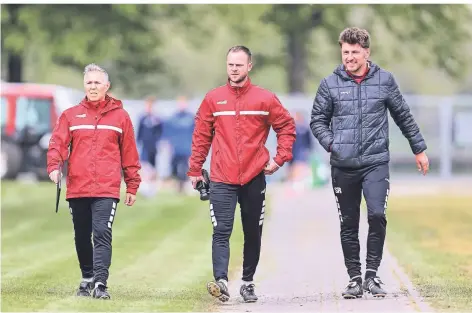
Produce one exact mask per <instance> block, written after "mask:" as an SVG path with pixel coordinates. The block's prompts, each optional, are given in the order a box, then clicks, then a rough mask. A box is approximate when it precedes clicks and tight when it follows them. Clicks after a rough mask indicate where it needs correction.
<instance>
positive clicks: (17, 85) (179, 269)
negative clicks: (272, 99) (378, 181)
mask: <svg viewBox="0 0 472 313" xmlns="http://www.w3.org/2000/svg"><path fill="white" fill-rule="evenodd" d="M349 26H359V27H363V28H366V29H367V30H368V31H369V32H370V34H371V37H372V38H371V60H372V61H373V62H375V63H377V64H379V65H380V66H381V67H383V68H385V69H386V70H388V71H391V72H392V73H394V75H395V77H396V79H397V82H398V83H399V85H400V89H401V91H402V92H403V93H404V95H405V98H406V101H407V102H408V104H409V106H410V108H411V111H412V112H413V114H414V117H415V119H416V121H417V122H418V124H419V126H420V129H421V131H422V133H423V135H424V137H425V139H426V142H427V144H428V150H427V154H428V156H429V158H430V162H431V166H430V170H431V173H430V175H429V176H428V177H427V178H423V177H421V175H420V174H419V173H418V171H417V169H416V165H415V159H414V156H413V154H412V153H411V150H410V147H409V145H408V142H407V140H406V139H405V138H404V137H403V135H402V134H401V132H400V130H399V129H398V127H397V126H396V125H395V123H394V122H393V121H392V120H391V119H390V151H391V171H392V185H393V186H394V187H392V188H393V189H392V190H393V192H392V196H391V197H390V199H389V235H388V241H389V242H388V244H389V249H391V250H392V251H393V253H394V255H395V256H396V257H398V258H399V260H400V264H401V265H402V266H403V267H404V268H405V269H406V271H407V273H408V274H409V276H410V277H412V279H413V281H414V283H415V285H416V286H419V287H418V288H419V290H420V291H421V293H422V295H424V296H426V297H428V299H432V300H431V301H432V302H434V304H435V306H437V307H438V308H440V309H447V310H453V309H454V308H455V309H458V310H459V311H462V312H463V311H465V310H466V309H470V308H471V307H472V303H471V299H472V289H471V286H470V280H471V279H472V261H471V260H472V232H471V227H470V225H471V223H472V213H471V212H472V211H471V210H470V203H471V201H472V198H471V191H472V189H471V186H472V184H471V181H470V178H471V176H472V135H471V134H472V58H471V51H472V41H471V36H472V6H471V5H461V4H457V5H456V4H455V5H449V4H429V5H427V4H401V5H400V4H396V5H390V4H389V5H367V4H365V5H352V4H342V5H333V4H329V5H328V4H313V5H309V4H260V5H259V4H258V5H253V4H241V5H239V4H238V5H234V4H233V5H229V4H221V5H197V4H192V5H185V4H182V5H180V4H179V5H170V4H94V5H91V4H68V5H59V4H54V5H47V4H4V5H2V6H1V80H2V82H1V135H2V138H1V160H0V172H1V178H2V193H1V195H2V309H3V310H5V311H33V310H46V311H54V310H58V311H61V310H62V311H63V310H69V309H70V307H74V308H75V309H82V310H84V311H87V310H91V308H92V306H93V309H94V310H95V311H106V310H108V311H119V310H125V311H130V310H137V308H138V309H140V310H141V311H149V310H163V311H170V310H171V309H172V310H180V311H188V310H192V309H193V310H196V311H203V310H205V309H203V308H202V306H200V305H203V306H205V305H207V304H208V298H207V296H208V295H207V294H206V293H205V292H206V291H205V290H204V288H202V286H204V283H205V279H207V278H209V277H211V268H210V266H209V264H211V263H210V262H211V260H210V259H211V250H210V249H211V246H210V245H209V244H208V243H209V238H210V236H211V224H210V222H209V221H210V220H209V217H208V210H207V204H208V203H207V202H204V201H200V200H199V199H198V193H197V192H196V191H194V190H189V187H190V184H189V183H188V182H186V181H185V179H186V177H185V172H186V167H187V160H188V157H189V154H190V144H191V136H192V131H193V117H194V114H195V112H196V110H197V108H198V106H199V105H200V103H201V101H202V99H203V97H204V95H205V93H206V92H208V91H209V90H211V89H213V88H215V87H217V86H220V85H223V84H225V82H226V79H227V77H226V67H225V66H226V65H225V62H226V52H227V50H228V49H229V48H230V47H232V46H234V45H245V46H248V47H249V48H250V49H251V51H252V53H253V63H254V67H253V70H252V71H251V79H252V81H253V83H255V84H258V85H261V86H262V87H264V88H267V89H269V90H271V91H273V92H275V93H276V94H277V95H278V96H279V98H280V100H281V101H282V103H283V104H284V105H285V106H286V107H287V108H288V110H289V111H290V112H291V114H292V115H293V116H294V117H295V118H296V121H297V127H298V129H297V132H298V134H299V135H298V138H297V142H296V151H295V153H296V159H295V162H293V163H292V164H287V165H286V166H283V167H282V168H281V169H280V170H279V171H278V172H276V174H275V175H273V176H270V177H268V178H267V179H268V180H269V181H270V182H275V183H279V182H280V183H282V182H288V184H283V185H288V186H290V187H293V188H292V189H293V190H295V194H296V193H297V192H298V191H300V190H305V191H306V190H308V192H315V193H316V192H318V191H321V192H323V193H326V194H328V195H332V190H331V188H330V168H329V163H328V162H329V159H328V158H329V155H328V154H327V153H326V152H325V151H324V150H323V149H322V148H321V147H320V146H319V145H318V143H317V141H316V139H314V137H313V135H312V134H311V131H310V129H309V120H310V111H311V108H312V104H313V99H314V96H315V93H316V91H317V89H318V86H319V83H320V81H321V79H322V78H323V77H325V76H327V75H330V74H331V73H332V71H333V70H334V68H335V67H336V66H337V65H338V64H339V63H341V58H340V49H339V45H338V43H337V40H338V37H339V34H340V32H341V31H342V30H343V29H344V28H346V27H349ZM89 63H96V64H98V65H100V66H102V67H104V68H105V69H106V70H107V71H108V72H109V75H110V79H111V89H110V94H111V95H112V96H114V97H116V98H118V99H121V100H122V101H123V102H124V106H125V109H126V110H127V111H128V112H129V114H130V116H131V117H132V120H133V124H134V129H135V133H136V138H137V143H138V147H139V152H140V155H141V158H142V161H143V172H142V175H143V183H142V185H141V188H140V191H139V194H138V201H137V202H136V205H135V206H136V207H137V208H138V209H137V210H135V209H134V207H133V208H132V209H130V210H128V209H126V208H123V210H121V208H120V209H119V210H120V211H119V214H118V215H120V218H118V219H117V221H116V224H117V226H116V227H115V230H114V236H116V237H118V240H117V241H116V244H115V243H114V249H115V250H114V252H113V253H114V261H113V262H114V271H115V270H116V271H117V272H118V274H116V275H115V274H112V277H111V284H112V285H113V286H116V287H115V290H114V291H116V292H117V295H118V297H117V299H120V300H116V299H115V301H113V302H112V304H109V305H110V306H109V307H105V306H101V304H96V303H93V304H92V303H88V302H86V303H85V302H83V303H82V302H80V303H79V302H74V301H75V300H74V299H73V297H68V296H69V295H70V294H71V290H72V289H71V288H72V287H71V286H75V284H76V283H78V278H79V276H78V275H80V274H79V272H78V268H77V264H76V263H77V261H76V256H75V250H74V248H73V241H72V240H73V232H72V226H71V224H70V216H69V214H68V208H67V203H66V202H65V201H64V200H62V201H61V209H60V211H59V214H57V215H52V214H53V209H54V204H53V202H54V198H55V186H54V184H52V183H50V182H44V183H42V182H38V180H40V181H41V180H48V177H47V173H46V151H47V147H48V142H49V138H50V133H51V131H52V128H53V127H54V125H55V122H56V119H57V118H58V116H60V114H61V112H63V111H64V110H65V109H67V108H69V107H71V106H73V105H76V104H78V103H79V102H80V100H81V99H82V98H83V97H84V91H83V69H84V67H85V66H86V65H87V64H89ZM268 148H269V150H270V151H271V153H272V155H274V153H275V148H276V140H275V134H274V132H273V131H271V133H270V137H269V140H268ZM209 161H210V160H209V158H208V160H207V162H206V164H205V168H207V169H209ZM464 178H465V179H467V178H468V180H464ZM25 182H26V183H25ZM312 189H316V190H312ZM176 192H180V193H183V195H182V197H175V194H176ZM63 194H64V191H63ZM280 194H282V195H285V193H280ZM280 194H279V196H280ZM188 195H191V196H188ZM287 195H293V194H291V193H288V194H287ZM154 196H157V199H158V201H155V199H156V198H155V197H154ZM63 197H64V196H62V198H63ZM314 199H317V197H316V194H308V196H304V197H301V198H298V199H295V200H293V201H294V202H293V203H297V205H298V206H300V207H301V206H303V205H305V206H310V208H312V209H313V210H325V209H326V207H327V206H332V210H333V212H335V211H334V210H335V209H334V200H333V201H332V202H331V204H326V205H324V204H320V203H318V202H317V201H318V200H316V201H315V200H314ZM268 201H269V203H270V202H271V201H273V203H274V204H276V201H277V200H271V199H269V200H268ZM306 201H312V202H311V204H306V203H305V204H303V202H306ZM120 205H121V204H120ZM123 207H124V206H123ZM196 207H202V209H201V210H200V209H196ZM269 207H270V204H269ZM288 209H290V210H297V209H298V210H299V209H300V208H297V206H294V207H293V208H288ZM328 210H329V209H328ZM269 211H270V210H268V212H267V216H268V221H270V214H271V213H270V212H269ZM136 212H139V214H138V213H136ZM425 216H427V217H428V218H427V219H425V218H424V217H425ZM58 221H60V223H58ZM287 222H290V221H287ZM312 222H313V223H314V222H315V221H312ZM318 222H321V223H327V224H329V223H333V225H337V216H334V215H333V219H332V220H329V221H318ZM120 224H121V225H120ZM314 225H315V224H314ZM235 227H236V228H237V229H236V230H235V232H234V235H233V236H232V239H231V240H232V245H233V244H234V245H236V247H239V248H240V249H241V247H242V242H243V239H242V235H241V231H240V230H241V229H240V228H239V227H240V226H239V225H238V222H236V223H235ZM333 227H334V226H333ZM313 228H314V229H316V228H317V227H313ZM294 229H295V228H294ZM321 229H322V228H321ZM317 234H318V233H317ZM321 235H322V234H321ZM116 237H114V238H116ZM119 237H124V238H119ZM122 239H126V240H122ZM267 240H270V239H267ZM276 240H278V239H276ZM308 240H309V239H308ZM331 248H333V249H334V248H335V247H331ZM336 249H337V247H336ZM32 255H34V256H35V257H34V259H32V258H31V256H32ZM238 257H239V256H238V255H236V256H235V257H234V258H233V259H232V261H231V262H232V263H231V264H232V265H231V266H232V267H231V268H232V270H231V271H232V272H233V273H234V272H235V271H236V272H237V271H238V270H239V264H240V262H241V259H240V258H239V259H238ZM142 264H146V266H144V267H143V266H142ZM148 264H150V265H151V264H152V265H155V266H150V267H148V266H147V265H148ZM51 269H57V270H55V271H51ZM120 271H121V273H122V274H119V273H120ZM174 273H177V274H174ZM290 284H292V283H290V282H287V285H290ZM51 286H55V287H54V288H53V287H51ZM182 286H184V287H185V288H187V289H188V290H191V291H192V292H189V293H186V291H185V290H184V291H182V289H181V287H182ZM156 288H157V289H156ZM159 288H161V289H159ZM136 290H139V292H137V294H139V295H144V297H145V298H146V299H148V298H150V299H154V298H156V297H157V298H159V296H161V298H162V299H167V298H166V297H170V298H172V297H174V296H175V297H174V298H172V299H173V300H172V302H170V301H164V300H163V301H161V302H156V301H154V302H153V301H151V300H150V301H147V300H146V301H144V300H143V299H144V298H142V297H141V296H135V293H136ZM162 290H164V291H162ZM194 290H195V291H194ZM120 292H121V297H120V294H119V293H120ZM46 293H47V297H45V296H44V295H45V294H46ZM32 295H33V296H32ZM140 297H141V298H140Z"/></svg>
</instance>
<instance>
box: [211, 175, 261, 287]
mask: <svg viewBox="0 0 472 313" xmlns="http://www.w3.org/2000/svg"><path fill="white" fill-rule="evenodd" d="M265 189H266V180H265V175H264V173H261V174H259V175H257V176H256V177H255V178H254V179H252V180H251V181H250V182H249V183H247V184H246V185H244V186H240V185H229V184H224V183H214V182H211V185H210V217H211V221H212V224H213V242H212V259H213V276H214V278H215V280H218V279H225V280H228V264H229V257H230V247H229V239H230V236H231V233H232V231H233V223H234V213H235V209H236V203H237V202H239V206H240V208H241V220H242V226H243V231H244V251H243V277H242V280H244V281H252V280H253V277H254V274H255V272H256V268H257V265H258V263H259V257H260V253H261V236H262V224H263V221H264V209H265Z"/></svg>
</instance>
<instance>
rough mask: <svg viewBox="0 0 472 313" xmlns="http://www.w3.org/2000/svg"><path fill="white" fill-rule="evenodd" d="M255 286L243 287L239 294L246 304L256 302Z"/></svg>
mask: <svg viewBox="0 0 472 313" xmlns="http://www.w3.org/2000/svg"><path fill="white" fill-rule="evenodd" d="M254 287H255V286H254V284H249V285H246V284H244V285H242V286H241V289H240V290H239V293H240V294H241V296H242V297H243V300H244V302H256V301H257V296H256V294H255V293H254Z"/></svg>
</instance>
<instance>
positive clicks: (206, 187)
mask: <svg viewBox="0 0 472 313" xmlns="http://www.w3.org/2000/svg"><path fill="white" fill-rule="evenodd" d="M202 176H203V181H202V180H201V181H198V182H197V185H196V186H195V189H196V190H198V191H199V192H200V200H202V201H207V200H208V199H210V176H209V175H208V172H207V171H206V170H205V169H202Z"/></svg>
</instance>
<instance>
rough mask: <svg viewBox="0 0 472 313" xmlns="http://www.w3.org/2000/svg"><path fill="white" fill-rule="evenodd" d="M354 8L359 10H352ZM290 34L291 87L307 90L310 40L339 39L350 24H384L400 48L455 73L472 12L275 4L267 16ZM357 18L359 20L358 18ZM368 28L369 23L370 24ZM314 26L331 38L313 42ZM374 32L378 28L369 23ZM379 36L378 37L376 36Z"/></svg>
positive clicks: (440, 8)
mask: <svg viewBox="0 0 472 313" xmlns="http://www.w3.org/2000/svg"><path fill="white" fill-rule="evenodd" d="M353 13H354V15H355V16H353ZM263 20H264V21H265V22H267V23H270V24H273V25H274V26H275V27H277V29H278V30H279V32H280V33H281V34H282V36H283V37H284V38H285V42H286V46H285V55H286V56H287V59H286V60H285V62H284V66H285V68H286V72H287V73H288V75H287V85H288V86H289V90H288V91H289V92H290V93H298V92H302V93H303V92H305V91H306V90H305V89H306V86H305V82H306V80H307V78H308V77H309V75H311V74H312V73H310V71H309V67H308V63H309V58H310V55H309V46H310V45H315V46H316V45H318V46H323V45H326V44H331V45H333V44H334V45H336V44H337V40H338V36H339V33H340V32H341V31H342V30H343V29H344V28H345V27H347V26H350V25H359V21H361V23H362V21H365V24H367V25H373V24H376V25H383V26H385V27H386V28H387V29H388V30H389V31H390V32H391V33H392V34H394V36H395V37H396V38H397V39H398V43H399V45H398V46H397V47H396V50H395V51H397V52H399V53H402V52H404V51H405V45H403V44H404V43H408V45H406V46H408V52H409V53H415V54H418V56H419V59H420V60H421V61H422V62H423V64H425V65H437V66H439V67H441V68H442V69H444V71H445V72H446V73H447V74H448V75H450V76H451V77H452V78H460V77H462V75H463V74H464V70H463V69H464V66H465V64H466V62H467V61H468V55H467V54H465V53H463V51H462V49H461V47H462V45H463V44H464V43H466V42H467V41H468V40H469V39H470V32H469V30H468V28H469V27H470V21H472V14H471V10H470V8H469V7H467V6H465V5H455V4H454V5H452V4H451V5H449V4H443V5H437V4H431V5H424V4H408V5H403V4H402V5H383V4H382V5H368V6H355V7H354V6H351V5H325V4H319V5H318V4H316V5H307V4H282V5H280V4H274V5H271V8H270V9H269V10H268V11H267V13H266V14H265V15H264V16H263ZM353 22H354V23H353ZM367 28H369V29H370V27H369V26H368V27H367ZM315 30H322V31H323V32H324V33H325V34H326V35H327V37H326V38H328V40H329V41H327V42H312V41H311V38H312V34H313V32H314V31H315ZM370 31H371V33H373V34H374V33H375V31H374V29H370ZM374 42H375V40H374ZM419 51H421V52H419Z"/></svg>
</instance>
